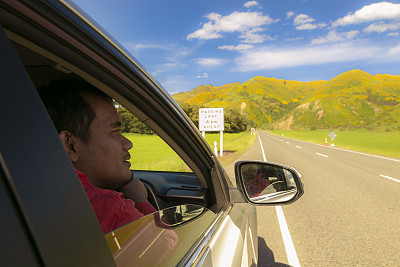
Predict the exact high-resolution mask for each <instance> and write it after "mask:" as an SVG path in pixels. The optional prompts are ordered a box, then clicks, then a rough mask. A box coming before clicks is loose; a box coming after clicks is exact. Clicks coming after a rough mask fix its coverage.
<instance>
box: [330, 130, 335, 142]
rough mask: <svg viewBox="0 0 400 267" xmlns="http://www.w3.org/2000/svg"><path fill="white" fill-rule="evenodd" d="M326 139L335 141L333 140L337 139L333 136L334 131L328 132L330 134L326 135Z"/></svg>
mask: <svg viewBox="0 0 400 267" xmlns="http://www.w3.org/2000/svg"><path fill="white" fill-rule="evenodd" d="M328 137H329V138H330V139H331V140H332V141H333V139H335V138H336V137H337V135H336V134H335V132H334V131H332V132H330V133H329V134H328Z"/></svg>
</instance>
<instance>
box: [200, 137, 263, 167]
mask: <svg viewBox="0 0 400 267" xmlns="http://www.w3.org/2000/svg"><path fill="white" fill-rule="evenodd" d="M223 138H224V140H223V142H224V143H223V146H224V153H223V156H222V157H219V158H218V159H219V161H220V162H221V163H222V165H223V166H226V165H228V164H229V163H230V162H232V161H233V160H235V159H237V158H238V157H239V156H240V155H241V154H243V153H244V152H245V151H246V150H247V149H249V148H250V147H251V146H252V145H253V144H254V140H255V139H256V136H255V135H250V133H249V132H243V133H224V137H223ZM219 139H220V134H219V133H206V141H207V143H208V144H209V145H210V147H211V148H212V149H214V141H217V143H218V145H217V147H218V156H219V144H220V141H219Z"/></svg>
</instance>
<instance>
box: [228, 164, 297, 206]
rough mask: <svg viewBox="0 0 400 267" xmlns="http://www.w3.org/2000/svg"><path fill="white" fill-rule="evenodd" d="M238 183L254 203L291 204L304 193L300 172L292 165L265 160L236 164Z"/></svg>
mask: <svg viewBox="0 0 400 267" xmlns="http://www.w3.org/2000/svg"><path fill="white" fill-rule="evenodd" d="M235 172H236V184H237V186H238V187H239V189H240V190H241V191H242V192H243V194H244V197H245V198H246V200H247V201H248V202H250V203H252V204H263V205H264V204H274V205H276V204H289V203H292V202H294V201H296V200H297V199H299V198H300V197H301V196H302V195H303V192H304V191H303V184H302V182H301V180H300V177H301V175H300V173H299V172H298V171H296V170H295V169H293V168H292V167H288V166H284V165H281V164H277V163H271V162H263V161H239V162H237V163H236V164H235Z"/></svg>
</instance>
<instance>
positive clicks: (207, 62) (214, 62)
mask: <svg viewBox="0 0 400 267" xmlns="http://www.w3.org/2000/svg"><path fill="white" fill-rule="evenodd" d="M196 63H197V64H199V65H202V66H206V67H215V66H220V65H223V64H225V63H226V60H225V59H221V58H198V59H197V60H196Z"/></svg>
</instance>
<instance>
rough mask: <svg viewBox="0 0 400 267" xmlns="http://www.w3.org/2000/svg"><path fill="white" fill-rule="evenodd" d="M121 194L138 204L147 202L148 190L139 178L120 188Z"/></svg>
mask: <svg viewBox="0 0 400 267" xmlns="http://www.w3.org/2000/svg"><path fill="white" fill-rule="evenodd" d="M120 190H121V192H122V193H123V194H124V196H125V198H129V199H131V200H133V201H135V203H136V204H139V203H142V202H147V203H149V201H148V200H147V197H148V195H147V190H146V187H145V186H144V184H143V183H142V182H141V181H140V180H139V178H133V180H132V181H131V182H130V183H129V184H127V185H124V186H122V187H121V188H120Z"/></svg>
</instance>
